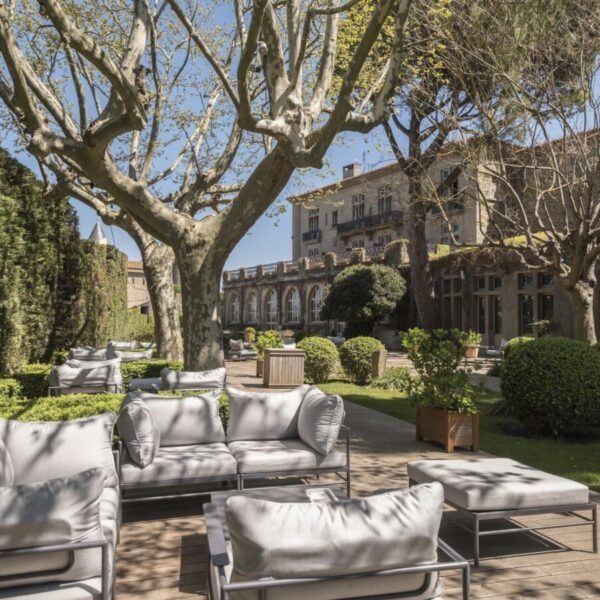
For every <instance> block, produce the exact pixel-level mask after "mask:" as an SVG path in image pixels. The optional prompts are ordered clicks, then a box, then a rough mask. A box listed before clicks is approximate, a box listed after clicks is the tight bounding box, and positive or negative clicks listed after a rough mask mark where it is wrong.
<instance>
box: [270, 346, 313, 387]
mask: <svg viewBox="0 0 600 600" xmlns="http://www.w3.org/2000/svg"><path fill="white" fill-rule="evenodd" d="M263 383H264V384H265V385H266V386H267V387H293V386H297V385H302V384H303V383H304V351H303V350H284V349H281V348H269V349H268V350H265V363H264V371H263Z"/></svg>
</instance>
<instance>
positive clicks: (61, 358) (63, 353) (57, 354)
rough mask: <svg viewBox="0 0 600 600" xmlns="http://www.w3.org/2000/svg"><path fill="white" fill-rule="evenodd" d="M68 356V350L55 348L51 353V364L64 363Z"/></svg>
mask: <svg viewBox="0 0 600 600" xmlns="http://www.w3.org/2000/svg"><path fill="white" fill-rule="evenodd" d="M68 358H69V352H68V351H67V350H55V351H54V352H53V353H52V364H55V365H64V364H65V363H66V362H67V360H68Z"/></svg>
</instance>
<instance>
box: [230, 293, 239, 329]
mask: <svg viewBox="0 0 600 600" xmlns="http://www.w3.org/2000/svg"><path fill="white" fill-rule="evenodd" d="M229 322H230V323H239V322H240V298H239V296H238V295H237V294H232V295H231V300H230V301H229Z"/></svg>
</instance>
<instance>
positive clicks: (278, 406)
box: [227, 385, 310, 442]
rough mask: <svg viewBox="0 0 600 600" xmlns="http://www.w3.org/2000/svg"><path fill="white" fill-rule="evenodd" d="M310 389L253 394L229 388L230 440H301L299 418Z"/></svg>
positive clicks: (228, 438) (305, 387)
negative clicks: (299, 436)
mask: <svg viewBox="0 0 600 600" xmlns="http://www.w3.org/2000/svg"><path fill="white" fill-rule="evenodd" d="M309 388H310V386H308V385H301V386H300V387H297V388H295V389H293V390H289V391H287V392H250V391H247V390H238V389H236V388H232V387H228V388H227V395H228V396H229V421H228V423H227V441H228V442H235V441H238V440H283V439H289V438H297V437H298V415H299V413H300V404H301V403H302V399H303V398H304V394H306V392H307V391H308V389H309Z"/></svg>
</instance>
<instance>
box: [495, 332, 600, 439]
mask: <svg viewBox="0 0 600 600" xmlns="http://www.w3.org/2000/svg"><path fill="white" fill-rule="evenodd" d="M501 382H502V395H503V397H504V407H505V409H506V410H507V412H508V414H510V415H512V416H513V417H516V418H517V419H518V420H519V421H520V422H521V423H522V424H523V425H524V426H525V427H526V428H527V429H528V430H529V431H531V432H535V433H542V434H547V435H565V434H566V435H582V434H591V433H594V432H595V431H600V352H598V351H597V350H595V349H594V348H593V347H591V346H589V345H588V344H586V343H585V342H581V341H578V340H572V339H567V338H560V337H543V338H539V339H537V340H532V341H529V342H527V343H519V344H516V345H515V346H513V347H512V348H511V350H510V352H509V353H508V355H507V356H506V359H505V361H504V367H503V370H502V380H501Z"/></svg>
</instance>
